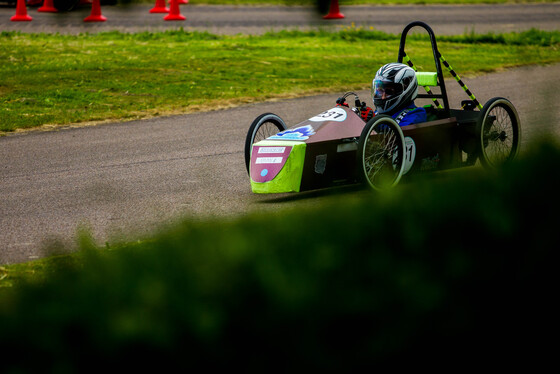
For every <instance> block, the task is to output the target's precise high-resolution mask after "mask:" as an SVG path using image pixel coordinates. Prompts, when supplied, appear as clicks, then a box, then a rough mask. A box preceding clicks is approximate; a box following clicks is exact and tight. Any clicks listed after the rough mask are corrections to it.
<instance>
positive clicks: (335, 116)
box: [309, 107, 346, 122]
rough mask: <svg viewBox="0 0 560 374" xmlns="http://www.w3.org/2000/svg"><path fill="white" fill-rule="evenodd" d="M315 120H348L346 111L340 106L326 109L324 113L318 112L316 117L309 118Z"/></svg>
mask: <svg viewBox="0 0 560 374" xmlns="http://www.w3.org/2000/svg"><path fill="white" fill-rule="evenodd" d="M309 120H310V121H313V122H325V121H335V122H342V121H344V120H346V111H345V110H344V109H342V108H340V107H335V108H332V109H329V110H325V111H324V112H323V113H320V114H317V115H316V116H315V117H312V118H309Z"/></svg>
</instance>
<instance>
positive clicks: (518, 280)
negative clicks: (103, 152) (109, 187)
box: [0, 145, 560, 373]
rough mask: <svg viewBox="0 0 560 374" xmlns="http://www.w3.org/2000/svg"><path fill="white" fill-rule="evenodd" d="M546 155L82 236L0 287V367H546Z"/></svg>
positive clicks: (549, 200)
mask: <svg viewBox="0 0 560 374" xmlns="http://www.w3.org/2000/svg"><path fill="white" fill-rule="evenodd" d="M558 163H560V152H559V151H558V150H557V149H556V148H554V147H552V146H549V145H548V146H547V145H544V146H542V147H541V149H540V151H539V152H538V153H537V154H535V155H533V156H531V157H528V158H526V159H524V160H521V161H520V162H519V163H518V164H516V165H515V166H514V167H512V168H509V169H507V170H504V171H503V172H501V173H499V174H482V173H474V172H470V173H451V174H444V175H440V176H439V177H438V176H434V177H433V178H432V177H430V178H429V179H428V180H426V181H417V182H415V183H411V184H409V185H405V186H402V187H401V188H400V189H399V190H397V191H396V192H395V193H392V194H390V195H386V196H384V195H372V196H370V197H366V198H350V197H347V196H344V195H342V196H341V197H340V199H339V200H340V201H341V204H339V205H337V206H327V207H321V208H317V209H315V210H311V211H304V212H284V213H283V214H279V215H276V216H270V215H266V216H265V215H262V214H254V215H251V216H249V217H246V218H243V219H240V220H238V221H236V222H221V221H219V222H204V223H193V222H184V223H183V224H181V225H179V226H177V227H176V228H175V229H174V230H173V231H172V232H167V233H164V234H162V235H161V236H159V237H156V238H154V239H153V240H151V241H149V242H145V243H143V244H135V245H130V246H126V247H124V248H120V249H119V250H115V251H107V250H103V251H100V250H97V249H93V248H89V246H88V245H87V244H84V249H83V251H82V252H83V253H82V255H81V256H80V257H77V258H79V260H78V259H76V260H74V261H68V262H66V263H65V265H64V266H61V267H60V269H58V270H57V271H56V272H55V275H53V276H52V277H50V278H48V279H47V280H45V281H43V282H41V283H40V284H37V283H30V284H25V285H21V286H19V287H18V288H17V290H15V291H16V292H13V293H10V294H4V295H2V299H0V352H2V356H3V358H2V371H7V372H18V373H20V372H44V373H46V372H55V373H65V372H68V373H72V372H88V371H93V370H103V369H107V368H112V369H114V368H115V367H117V366H119V367H123V368H126V370H127V372H130V371H132V370H133V369H145V368H146V367H148V365H150V366H152V365H156V367H168V366H174V367H175V368H177V369H179V370H184V371H186V370H187V369H189V368H207V369H216V368H223V369H229V368H238V369H242V370H244V371H259V372H269V371H288V370H290V371H303V370H309V369H313V370H329V371H331V370H332V371H344V372H348V371H352V370H355V369H358V368H364V367H366V368H367V367H370V368H374V367H379V365H383V366H385V365H391V367H400V366H402V365H412V364H414V365H421V366H426V365H428V364H429V365H430V367H433V366H434V365H435V366H444V365H447V364H452V365H453V366H452V367H454V368H464V367H467V366H471V367H474V366H479V365H480V364H484V365H486V367H487V366H488V365H494V366H495V367H500V368H502V367H505V366H513V365H515V366H519V365H520V364H521V363H529V362H532V361H533V359H535V358H537V357H538V361H537V362H538V363H546V362H547V357H549V356H548V354H549V353H551V352H552V349H551V348H550V347H549V346H548V345H547V343H546V342H547V340H546V339H545V337H546V336H547V334H548V331H549V325H550V324H551V323H552V315H553V312H552V308H551V305H552V304H553V303H552V300H551V299H552V298H553V297H554V296H553V295H555V294H556V293H553V291H554V289H553V284H554V283H553V281H554V280H555V275H554V274H555V272H554V267H555V264H554V262H552V261H551V252H552V250H553V247H554V244H555V243H554V242H552V241H551V240H550V239H551V238H556V237H557V234H556V230H557V222H558V220H557V219H556V213H557V211H558V208H559V204H558V198H557V197H556V196H557V195H556V194H557V191H558V187H559V182H558V178H553V177H551V176H550V172H551V170H554V167H555V166H556V165H557V164H558ZM22 357H24V358H23V359H22ZM550 357H552V356H550ZM444 367H447V366H444Z"/></svg>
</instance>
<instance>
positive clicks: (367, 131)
mask: <svg viewBox="0 0 560 374" xmlns="http://www.w3.org/2000/svg"><path fill="white" fill-rule="evenodd" d="M403 155H404V135H403V133H402V130H401V128H400V127H399V125H398V124H397V122H396V121H395V120H394V119H392V118H391V117H389V116H385V115H380V116H375V117H373V118H372V119H371V120H369V121H368V123H367V124H366V126H365V127H364V129H363V130H362V134H361V135H360V140H359V142H358V152H357V157H358V159H357V163H358V165H357V166H358V167H357V170H358V179H359V180H361V181H363V182H367V183H368V185H369V186H370V187H371V188H373V189H375V190H378V191H382V190H387V189H389V188H391V187H393V186H395V185H396V184H397V183H399V180H400V179H401V176H402V174H403V169H404V158H403Z"/></svg>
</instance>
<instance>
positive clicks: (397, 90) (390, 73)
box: [371, 62, 418, 114]
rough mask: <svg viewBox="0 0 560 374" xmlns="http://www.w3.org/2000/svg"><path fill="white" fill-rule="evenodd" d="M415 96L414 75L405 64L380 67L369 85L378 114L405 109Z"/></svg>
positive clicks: (415, 82)
mask: <svg viewBox="0 0 560 374" xmlns="http://www.w3.org/2000/svg"><path fill="white" fill-rule="evenodd" d="M417 95H418V80H417V79H416V73H415V72H414V70H413V69H412V68H410V67H408V66H407V65H405V64H399V63H396V62H395V63H390V64H387V65H384V66H382V67H381V68H380V69H379V70H378V71H377V73H376V74H375V78H374V79H373V82H372V83H371V97H372V99H373V104H374V105H375V109H376V110H377V113H379V114H382V113H388V112H391V111H393V110H396V109H400V108H404V107H407V106H408V105H410V103H412V101H413V100H414V99H416V96H417Z"/></svg>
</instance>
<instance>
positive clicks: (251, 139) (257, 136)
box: [245, 113, 287, 173]
mask: <svg viewBox="0 0 560 374" xmlns="http://www.w3.org/2000/svg"><path fill="white" fill-rule="evenodd" d="M286 129H287V128H286V124H285V123H284V121H282V118H280V117H278V116H277V115H276V114H273V113H264V114H261V115H260V116H258V117H257V118H255V120H254V121H253V123H252V124H251V127H249V131H248V132H247V138H246V139H245V166H246V167H247V172H248V173H249V165H250V164H251V149H252V148H253V144H254V143H258V142H260V141H261V140H264V139H266V138H268V137H270V136H272V135H276V134H278V133H279V132H280V131H284V130H286Z"/></svg>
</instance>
